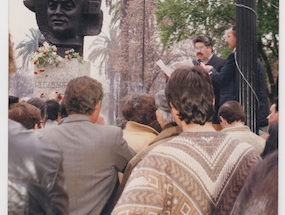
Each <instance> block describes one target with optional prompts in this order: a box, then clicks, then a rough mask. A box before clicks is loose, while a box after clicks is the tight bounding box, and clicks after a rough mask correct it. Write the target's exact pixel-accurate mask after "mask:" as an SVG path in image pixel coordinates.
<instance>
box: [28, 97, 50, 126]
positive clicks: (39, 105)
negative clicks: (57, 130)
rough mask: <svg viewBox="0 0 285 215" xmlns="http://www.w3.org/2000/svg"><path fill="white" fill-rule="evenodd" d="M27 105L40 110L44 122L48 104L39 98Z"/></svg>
mask: <svg viewBox="0 0 285 215" xmlns="http://www.w3.org/2000/svg"><path fill="white" fill-rule="evenodd" d="M27 103H29V104H31V105H34V106H35V107H37V108H39V110H40V112H41V117H42V119H43V120H45V118H46V103H45V102H44V101H43V100H41V99H40V98H38V97H32V98H30V99H29V100H28V101H27Z"/></svg>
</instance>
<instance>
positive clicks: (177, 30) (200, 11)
mask: <svg viewBox="0 0 285 215" xmlns="http://www.w3.org/2000/svg"><path fill="white" fill-rule="evenodd" d="M157 8H158V9H157V10H156V11H155V15H156V20H157V23H158V26H159V30H160V38H161V41H162V43H163V45H164V46H165V47H170V46H171V45H173V44H174V43H176V42H179V41H181V40H184V39H186V38H189V37H190V36H192V35H197V34H202V33H203V34H207V35H209V36H211V37H213V38H221V37H222V34H223V32H224V30H225V29H227V28H228V26H229V25H231V24H232V23H233V22H234V20H235V15H234V12H235V7H234V5H233V2H231V1H228V0H216V1H211V0H209V1H208V0H192V1H190V0H175V1H173V0H157Z"/></svg>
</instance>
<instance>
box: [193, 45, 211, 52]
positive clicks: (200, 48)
mask: <svg viewBox="0 0 285 215" xmlns="http://www.w3.org/2000/svg"><path fill="white" fill-rule="evenodd" d="M207 48H208V46H200V47H195V50H196V51H198V50H204V49H207Z"/></svg>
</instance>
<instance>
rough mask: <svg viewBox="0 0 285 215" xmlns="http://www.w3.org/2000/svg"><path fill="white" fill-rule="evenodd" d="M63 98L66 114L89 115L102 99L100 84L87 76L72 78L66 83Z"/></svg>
mask: <svg viewBox="0 0 285 215" xmlns="http://www.w3.org/2000/svg"><path fill="white" fill-rule="evenodd" d="M63 99H64V104H65V108H66V111H67V113H68V115H69V114H72V113H76V114H87V115H91V114H92V113H93V112H94V110H95V106H96V104H98V102H100V101H102V99H103V88H102V84H101V83H100V82H98V81H97V80H95V79H93V78H90V77H88V76H82V77H77V78H74V79H72V80H71V81H70V82H69V83H68V84H67V86H66V90H65V93H64V98H63Z"/></svg>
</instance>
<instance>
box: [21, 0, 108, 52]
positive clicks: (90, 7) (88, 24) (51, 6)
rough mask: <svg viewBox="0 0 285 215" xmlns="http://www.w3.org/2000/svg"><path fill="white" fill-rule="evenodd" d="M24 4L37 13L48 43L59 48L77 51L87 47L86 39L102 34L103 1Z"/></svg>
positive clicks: (46, 0)
mask: <svg viewBox="0 0 285 215" xmlns="http://www.w3.org/2000/svg"><path fill="white" fill-rule="evenodd" d="M24 4H25V6H26V7H27V8H29V9H30V10H31V11H33V12H35V13H36V19H37V24H38V26H39V29H40V31H41V32H42V34H43V35H44V37H45V39H46V40H47V41H48V42H49V43H51V44H54V45H56V46H57V47H66V48H68V49H71V48H74V49H75V51H77V50H78V49H80V48H82V46H83V38H84V36H95V35H98V34H100V32H101V29H102V23H103V11H102V10H101V0H42V1H37V0H24ZM78 47H80V48H78Z"/></svg>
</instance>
